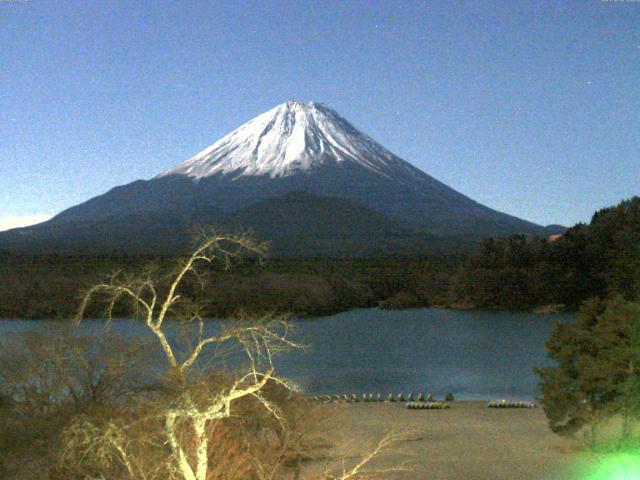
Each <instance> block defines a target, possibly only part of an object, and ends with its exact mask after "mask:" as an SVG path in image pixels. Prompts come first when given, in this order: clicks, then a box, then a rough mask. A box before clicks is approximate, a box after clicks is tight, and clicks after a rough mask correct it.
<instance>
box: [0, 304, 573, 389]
mask: <svg viewBox="0 0 640 480" xmlns="http://www.w3.org/2000/svg"><path fill="white" fill-rule="evenodd" d="M571 318H572V317H571V316H570V315H534V314H526V313H506V312H499V313H494V312H492V313H489V312H477V311H459V310H437V309H429V308H424V309H415V310H402V311H384V310H378V309H364V310H353V311H350V312H345V313H341V314H338V315H333V316H330V317H323V318H317V319H313V320H299V321H295V324H296V326H297V329H296V333H295V338H296V339H297V340H298V341H299V342H301V343H304V344H306V345H307V348H306V349H305V351H304V352H291V353H287V354H286V355H284V356H282V357H280V358H279V359H277V361H276V365H277V367H278V369H279V371H280V374H281V375H283V376H285V377H287V378H289V379H291V380H293V381H294V382H295V383H296V384H297V385H299V386H300V387H301V388H303V390H305V391H306V392H308V393H314V394H319V393H340V394H341V393H358V394H361V393H374V394H375V393H381V394H382V395H383V396H386V394H387V393H390V392H393V393H399V392H404V393H405V394H406V393H407V392H414V393H417V392H424V393H425V394H426V393H432V394H433V395H434V396H436V397H442V396H444V395H445V394H446V393H447V392H452V393H453V394H454V395H455V396H456V398H459V399H490V398H506V399H529V400H530V399H533V398H534V397H535V396H536V395H537V393H538V388H537V383H538V380H537V377H536V376H535V375H534V373H533V372H532V368H533V367H534V366H545V365H549V364H551V362H550V360H549V359H548V358H547V356H546V353H545V348H544V343H545V341H546V339H547V337H548V336H549V334H550V332H551V328H552V325H553V322H554V321H555V320H561V321H566V320H570V319H571ZM33 328H36V329H47V328H51V322H49V321H23V320H0V334H4V333H7V332H10V331H14V332H17V331H24V330H28V329H33ZM83 328H85V329H88V330H91V331H99V330H100V329H102V328H104V322H102V321H95V320H94V321H87V322H84V323H83ZM111 328H113V329H114V330H116V331H118V332H121V333H124V334H126V335H134V336H141V337H145V336H147V335H148V333H147V332H146V330H145V326H144V325H143V324H141V323H135V322H133V321H131V320H126V319H122V320H115V321H114V322H112V327H111ZM208 328H209V329H211V330H215V329H216V328H217V326H216V322H213V321H212V322H211V323H210V324H208Z"/></svg>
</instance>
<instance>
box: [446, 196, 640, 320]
mask: <svg viewBox="0 0 640 480" xmlns="http://www.w3.org/2000/svg"><path fill="white" fill-rule="evenodd" d="M454 284H455V286H454V288H455V292H454V294H453V296H454V297H455V298H458V299H459V300H460V301H462V302H465V303H468V304H471V305H473V306H475V307H479V308H500V309H518V310H528V309H533V308H536V307H539V306H542V305H549V304H557V305H564V306H565V307H567V308H570V309H574V308H577V307H578V306H579V305H580V304H581V303H582V302H584V301H585V300H587V299H589V298H592V297H600V298H604V297H607V296H611V295H613V294H619V295H621V296H622V297H623V298H625V299H627V300H634V299H636V298H638V294H639V293H640V198H639V197H634V198H632V199H630V200H627V201H623V202H622V203H620V204H619V205H616V206H615V207H611V208H606V209H603V210H600V211H598V212H596V213H595V214H594V216H593V218H592V220H591V223H590V224H588V225H586V224H578V225H576V226H574V227H572V228H570V229H569V230H567V231H566V232H565V233H564V235H562V236H560V237H558V238H555V239H554V238H553V237H552V238H550V239H534V240H526V239H525V238H524V237H521V236H514V237H511V238H506V239H487V240H485V241H484V242H483V244H482V247H481V248H480V250H479V251H478V252H477V253H475V254H473V255H471V256H470V257H469V258H468V259H467V260H466V261H465V262H464V266H463V267H462V269H461V271H460V274H459V277H458V278H457V279H456V281H455V282H454Z"/></svg>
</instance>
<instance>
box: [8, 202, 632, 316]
mask: <svg viewBox="0 0 640 480" xmlns="http://www.w3.org/2000/svg"><path fill="white" fill-rule="evenodd" d="M150 262H155V264H156V266H157V268H159V269H161V270H162V269H164V268H168V267H170V266H171V265H172V264H173V262H175V260H174V259H171V258H168V257H160V258H152V257H147V256H129V257H125V256H109V255H103V256H59V255H46V256H44V255H43V256H14V255H9V254H0V276H1V277H2V282H0V317H4V318H63V317H70V316H72V315H73V314H74V313H75V310H76V308H77V305H78V303H79V299H80V297H81V296H82V293H83V291H84V290H85V289H86V288H87V287H89V286H90V285H92V284H95V283H96V282H98V281H101V280H104V279H106V278H108V277H109V275H110V274H112V273H113V272H115V271H123V272H126V271H129V270H133V271H139V269H140V268H141V267H142V266H144V265H146V264H148V263H150ZM208 275H209V278H208V280H210V281H209V282H208V283H207V286H206V287H204V288H201V287H200V285H198V284H197V283H194V282H192V283H191V284H189V285H187V286H186V287H185V288H187V289H189V290H190V292H189V293H190V294H192V295H193V296H195V297H197V298H198V300H199V301H200V303H201V304H202V305H203V306H204V310H205V311H206V313H207V314H208V315H211V316H224V315H230V314H234V313H236V312H237V311H239V310H245V311H249V312H254V313H264V312H271V313H291V314H294V315H301V316H317V315H326V314H330V313H335V312H339V311H344V310H348V309H351V308H361V307H372V306H381V307H383V308H411V307H422V306H438V307H465V308H482V309H508V310H535V309H538V308H541V307H545V306H549V305H553V306H557V307H558V308H567V309H575V308H577V307H578V306H579V305H580V304H581V303H582V302H583V301H585V300H587V299H589V298H591V297H595V296H598V297H606V296H609V295H611V294H614V293H615V294H620V295H622V297H624V298H625V299H627V300H634V299H636V298H637V296H638V292H639V291H640V198H639V197H634V198H633V199H631V200H627V201H624V202H622V203H620V204H619V205H617V206H615V207H611V208H606V209H603V210H600V211H598V212H596V213H595V215H594V216H593V218H592V220H591V222H590V223H589V224H578V225H576V226H574V227H572V228H570V229H569V230H567V232H566V233H565V234H564V235H562V236H561V237H559V238H557V239H553V240H550V239H547V238H535V239H527V238H525V237H523V236H513V237H510V238H490V239H486V240H485V241H484V242H483V243H482V245H481V246H480V247H479V248H478V249H477V251H476V252H474V253H471V254H468V255H466V256H463V255H457V256H449V257H447V256H430V257H429V256H423V257H416V256H413V257H397V258H390V257H369V258H351V259H345V258H341V259H331V258H267V260H266V261H264V262H259V261H257V260H256V259H251V258H247V259H244V260H243V261H242V262H241V263H239V264H237V265H235V266H234V268H233V270H230V271H220V270H219V269H218V270H216V271H214V270H212V271H210V272H208ZM91 313H92V314H94V315H99V314H100V313H101V312H99V311H94V312H91Z"/></svg>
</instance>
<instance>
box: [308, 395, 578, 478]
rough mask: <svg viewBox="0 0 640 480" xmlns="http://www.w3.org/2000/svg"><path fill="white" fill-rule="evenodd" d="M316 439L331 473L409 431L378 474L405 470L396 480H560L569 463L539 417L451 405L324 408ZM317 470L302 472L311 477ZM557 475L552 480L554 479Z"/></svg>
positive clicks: (572, 457)
mask: <svg viewBox="0 0 640 480" xmlns="http://www.w3.org/2000/svg"><path fill="white" fill-rule="evenodd" d="M322 408H323V409H325V410H326V413H327V415H325V417H326V421H325V422H324V423H323V425H322V429H323V431H325V432H327V433H330V434H331V436H332V437H333V439H334V441H335V448H334V449H333V450H332V452H331V458H332V460H331V462H330V463H331V468H333V469H334V470H336V469H340V468H341V467H342V464H343V459H345V458H346V459H347V461H351V462H355V461H357V459H358V458H361V456H362V455H364V454H365V453H366V452H367V451H370V449H371V447H372V445H374V444H375V442H376V441H377V440H379V439H380V438H381V437H382V436H384V435H385V434H386V433H388V432H389V431H396V432H399V431H407V430H411V431H412V432H413V435H412V436H410V437H408V438H407V439H405V441H403V442H401V443H400V444H399V445H398V446H397V447H396V448H395V449H394V451H393V452H392V453H391V454H390V455H386V456H384V457H381V458H380V459H379V461H378V465H379V466H381V467H385V466H391V465H398V464H400V463H404V462H407V461H408V462H409V463H411V464H412V465H413V471H412V472H411V473H410V474H406V475H405V476H403V477H402V478H412V479H425V480H426V479H429V480H460V479H464V480H486V479H491V480H514V479H518V480H552V479H553V480H556V479H558V480H560V479H561V478H562V477H560V476H554V473H553V472H557V471H558V469H563V468H564V467H566V466H568V465H570V464H571V463H574V462H575V461H576V460H577V459H578V457H579V456H580V455H581V454H578V453H575V449H574V448H573V445H572V444H571V442H570V441H568V440H565V439H563V438H561V437H558V436H557V435H555V434H553V433H552V432H551V431H550V430H549V429H548V427H547V421H546V418H545V416H544V412H543V411H542V410H541V409H537V408H536V409H488V408H486V404H485V402H453V403H452V404H451V408H450V409H448V410H433V411H431V410H408V409H406V408H404V404H398V403H391V404H377V403H357V404H326V405H323V406H322ZM318 468H320V467H319V465H317V464H316V465H313V466H310V467H309V468H308V469H307V472H306V473H307V474H308V475H309V476H311V474H312V473H314V470H317V469H318ZM556 475H558V474H556Z"/></svg>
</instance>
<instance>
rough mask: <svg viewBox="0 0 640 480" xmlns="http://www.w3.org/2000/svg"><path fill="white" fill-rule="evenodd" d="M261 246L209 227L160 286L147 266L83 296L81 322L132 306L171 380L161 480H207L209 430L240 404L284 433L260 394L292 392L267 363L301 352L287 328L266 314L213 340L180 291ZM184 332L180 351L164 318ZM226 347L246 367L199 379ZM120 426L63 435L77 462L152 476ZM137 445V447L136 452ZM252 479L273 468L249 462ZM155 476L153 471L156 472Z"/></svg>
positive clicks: (277, 413)
mask: <svg viewBox="0 0 640 480" xmlns="http://www.w3.org/2000/svg"><path fill="white" fill-rule="evenodd" d="M264 252H265V245H264V244H262V243H258V242H255V241H254V240H253V239H251V238H250V237H249V236H248V235H221V234H218V233H216V232H215V231H213V230H211V229H206V230H203V232H202V234H201V235H200V237H199V240H198V242H197V243H196V244H195V247H194V249H193V253H191V254H190V255H189V256H188V257H186V258H184V259H182V260H181V261H180V263H179V264H178V265H177V267H176V269H175V270H174V271H172V272H171V273H170V274H169V280H168V283H167V285H166V286H162V282H163V279H162V277H161V275H160V274H159V273H158V270H157V269H155V268H148V269H147V270H145V271H144V272H143V273H142V274H141V275H138V276H127V275H123V274H115V275H113V276H112V277H111V279H110V281H108V282H106V283H101V284H98V285H95V286H93V287H92V288H91V289H90V290H89V291H88V292H87V293H86V295H85V296H84V298H83V301H82V303H81V306H80V309H79V312H78V317H77V318H78V322H80V321H81V320H82V318H83V317H84V315H85V312H86V310H87V307H88V305H89V303H90V302H91V301H92V300H94V299H97V300H102V301H105V302H106V305H107V317H108V318H109V319H110V318H111V316H112V313H113V311H114V307H115V306H116V304H117V303H118V302H119V301H121V300H123V299H125V300H128V301H129V302H130V303H131V305H132V311H133V314H134V315H135V317H136V318H138V319H141V321H143V322H144V323H145V324H146V326H147V327H148V329H149V330H150V331H151V332H152V333H153V335H154V336H155V338H156V340H157V342H158V344H159V345H160V347H161V349H162V352H163V353H164V357H165V359H166V361H167V364H168V367H169V368H168V369H169V372H170V373H171V376H172V378H174V379H175V385H176V388H175V395H171V396H167V397H164V398H163V401H165V402H166V404H164V405H162V408H161V409H159V410H157V411H156V412H155V413H154V415H155V416H156V417H158V416H161V417H162V421H161V425H162V427H161V428H162V431H163V435H164V437H165V440H166V444H167V445H168V447H169V449H170V452H171V458H170V460H169V461H168V462H166V464H165V465H164V466H163V468H164V473H163V474H162V477H161V478H176V479H181V480H207V479H208V478H210V476H209V474H210V473H211V465H210V453H211V449H212V448H214V449H215V448H216V446H212V445H211V441H212V438H214V437H213V436H212V429H215V428H216V426H217V425H218V424H219V422H220V421H222V420H224V419H231V418H232V417H234V416H235V415H236V414H237V413H238V406H239V404H240V401H241V400H243V401H244V400H248V399H251V400H253V401H254V402H257V404H258V405H259V406H260V407H261V408H262V409H264V410H265V411H266V412H267V413H268V414H269V415H270V416H271V417H272V418H273V419H275V421H276V422H277V423H280V424H281V426H282V430H286V419H285V416H284V415H283V414H282V412H281V410H280V408H279V407H278V405H277V404H276V403H275V402H273V401H272V400H271V399H270V398H269V397H268V395H266V394H265V392H266V391H267V390H268V387H273V386H279V387H280V388H282V389H284V390H286V391H288V392H291V390H292V388H291V386H290V385H289V384H288V383H287V382H286V380H284V379H283V378H281V377H279V376H277V375H276V373H275V367H274V363H273V357H274V355H276V354H277V353H279V352H280V351H282V350H285V349H292V348H299V345H298V344H296V343H295V342H293V341H292V340H291V339H290V329H289V325H288V323H287V322H286V321H285V319H284V318H281V317H280V318H274V317H272V316H266V317H262V318H249V317H248V316H241V318H239V319H237V320H236V321H235V322H232V323H229V324H225V325H223V327H222V328H221V329H220V331H219V333H217V334H216V335H210V334H207V333H205V324H204V323H205V320H204V318H203V316H202V314H201V311H202V308H201V306H200V305H198V304H197V303H196V302H194V301H193V300H191V299H190V298H188V295H183V294H182V293H181V288H182V287H183V286H184V283H185V282H186V281H187V278H190V279H195V280H198V281H202V280H203V274H205V273H206V272H205V271H204V270H205V268H203V267H206V266H208V265H211V264H213V263H216V262H220V263H221V264H222V265H223V266H224V267H225V268H228V267H229V266H230V264H231V262H232V261H233V260H234V259H236V258H238V257H240V256H242V255H255V256H258V257H259V258H261V257H262V255H263V254H264ZM170 318H171V319H175V320H177V321H179V322H180V325H187V326H189V327H190V329H189V332H191V334H192V336H191V338H190V341H189V342H188V348H187V349H186V351H184V349H182V350H181V349H180V348H179V347H178V346H177V344H176V343H177V340H176V339H175V338H172V336H171V335H167V328H166V326H167V321H168V319H170ZM225 347H228V348H231V349H233V348H235V349H236V350H239V351H240V352H242V353H243V354H244V358H245V368H244V369H242V370H241V373H239V374H236V375H233V376H222V377H220V376H219V377H218V378H219V380H220V379H221V381H211V377H209V378H207V377H204V379H203V377H202V376H201V374H200V372H201V369H197V368H195V366H196V364H199V363H201V362H202V361H203V360H204V359H205V357H208V355H207V353H208V352H213V358H215V357H216V356H218V355H217V354H218V353H219V352H220V351H222V350H223V349H224V348H225ZM126 430H127V427H126V425H124V424H122V423H118V422H108V423H107V424H106V425H103V426H102V427H99V426H97V425H95V424H94V423H92V421H91V420H90V419H86V418H85V419H79V421H78V422H76V423H75V424H74V425H72V426H71V427H70V428H69V429H67V442H68V444H69V445H73V446H74V447H75V448H79V449H80V450H82V451H83V454H82V457H83V458H88V457H93V458H94V460H96V461H98V463H99V464H100V463H102V464H105V463H109V462H112V463H116V464H119V465H121V466H122V467H123V468H124V470H125V475H127V476H128V477H129V478H143V479H146V478H149V479H150V478H154V475H155V473H154V472H150V471H148V469H146V467H145V466H144V462H140V461H138V460H139V459H136V458H135V453H133V452H135V451H141V449H144V446H142V447H141V446H140V445H138V446H137V447H136V446H135V445H134V444H133V442H132V440H131V439H130V438H129V437H128V436H127V433H126ZM390 439H391V437H389V438H385V439H384V440H383V441H382V442H381V443H380V445H378V447H377V448H376V449H375V450H374V451H373V452H372V453H371V455H368V456H367V457H365V458H363V460H362V461H361V462H360V463H358V465H356V466H355V467H354V468H353V469H351V470H349V471H346V470H345V471H344V472H342V474H341V475H340V476H338V477H335V476H333V477H331V478H333V479H344V480H347V479H353V478H359V477H360V478H361V474H362V472H363V471H364V467H365V465H366V464H367V463H369V461H370V460H371V459H372V458H373V457H375V456H377V455H378V454H379V452H380V451H381V449H383V448H385V447H386V446H387V444H388V443H389V441H390ZM134 447H135V448H134ZM255 467H256V468H255V469H254V473H255V475H256V476H257V477H258V478H274V477H275V475H276V472H277V470H278V465H273V464H271V465H266V464H264V463H260V462H255ZM156 473H158V472H156ZM99 478H101V477H99Z"/></svg>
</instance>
